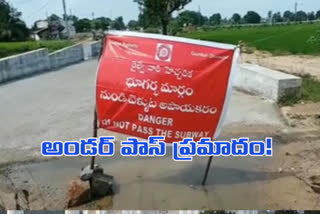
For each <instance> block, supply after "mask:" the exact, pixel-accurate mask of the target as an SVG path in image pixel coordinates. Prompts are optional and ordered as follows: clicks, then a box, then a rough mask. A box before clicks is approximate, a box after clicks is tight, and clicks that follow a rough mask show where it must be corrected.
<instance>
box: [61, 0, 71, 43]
mask: <svg viewBox="0 0 320 214" xmlns="http://www.w3.org/2000/svg"><path fill="white" fill-rule="evenodd" d="M62 5H63V11H64V22H65V24H66V28H67V35H68V39H69V38H70V29H69V23H68V17H67V7H66V0H62Z"/></svg>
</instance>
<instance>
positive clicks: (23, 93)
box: [0, 60, 283, 163]
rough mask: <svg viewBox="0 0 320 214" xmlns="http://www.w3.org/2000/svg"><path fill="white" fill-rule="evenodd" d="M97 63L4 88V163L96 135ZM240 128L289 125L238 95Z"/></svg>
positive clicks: (235, 122) (255, 100) (231, 117)
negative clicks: (50, 144) (45, 144)
mask: <svg viewBox="0 0 320 214" xmlns="http://www.w3.org/2000/svg"><path fill="white" fill-rule="evenodd" d="M97 65H98V62H97V60H90V61H86V62H83V63H80V64H76V65H73V66H69V67H66V68H63V69H61V70H58V71H54V72H49V73H45V74H42V75H38V76H34V77H30V78H26V79H23V80H18V81H15V82H11V83H8V84H5V85H0V97H1V108H0V118H1V120H0V127H1V128H0V144H1V145H0V146H1V151H0V163H8V162H15V161H23V160H30V159H34V158H36V157H39V150H40V143H41V142H42V141H44V140H57V139H60V140H72V139H73V140H74V139H80V138H86V137H89V136H91V134H92V117H93V108H94V96H95V88H94V87H95V76H96V69H97ZM239 124H240V125H241V126H243V125H244V124H248V125H255V126H256V125H262V126H265V125H268V124H269V125H271V126H283V123H282V121H281V120H280V117H279V113H278V109H277V107H276V106H275V104H273V103H271V102H269V101H266V100H263V99H261V98H259V97H256V96H250V95H246V94H243V93H240V92H234V93H233V96H232V101H231V108H230V111H229V113H228V115H227V120H226V126H227V127H234V126H239ZM238 128H239V127H238ZM225 131H227V132H232V128H226V129H225ZM26 151H27V152H26Z"/></svg>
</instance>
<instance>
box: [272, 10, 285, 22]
mask: <svg viewBox="0 0 320 214" xmlns="http://www.w3.org/2000/svg"><path fill="white" fill-rule="evenodd" d="M272 20H273V22H283V18H282V16H281V13H280V12H277V13H275V14H273V17H272Z"/></svg>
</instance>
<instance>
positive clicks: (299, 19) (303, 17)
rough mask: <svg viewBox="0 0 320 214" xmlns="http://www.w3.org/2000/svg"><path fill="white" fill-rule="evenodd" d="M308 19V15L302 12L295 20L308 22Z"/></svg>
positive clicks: (298, 13)
mask: <svg viewBox="0 0 320 214" xmlns="http://www.w3.org/2000/svg"><path fill="white" fill-rule="evenodd" d="M307 19H308V15H307V14H306V12H304V11H302V10H300V11H298V12H297V14H296V17H295V20H296V21H306V20H307Z"/></svg>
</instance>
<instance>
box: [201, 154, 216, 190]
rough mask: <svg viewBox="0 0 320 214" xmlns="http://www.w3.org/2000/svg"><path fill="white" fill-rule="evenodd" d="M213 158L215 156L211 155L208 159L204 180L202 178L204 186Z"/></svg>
mask: <svg viewBox="0 0 320 214" xmlns="http://www.w3.org/2000/svg"><path fill="white" fill-rule="evenodd" d="M212 158H213V157H212V156H211V157H209V160H208V163H207V168H206V172H205V174H204V177H203V180H202V183H201V185H202V186H205V185H206V182H207V178H208V174H209V170H210V166H211V162H212Z"/></svg>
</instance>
